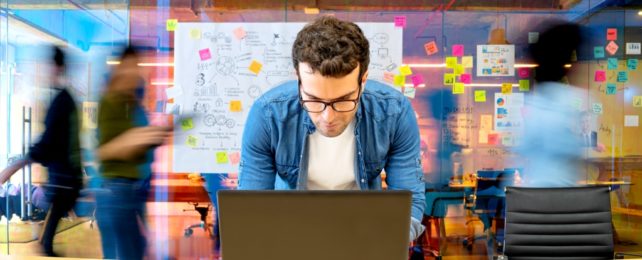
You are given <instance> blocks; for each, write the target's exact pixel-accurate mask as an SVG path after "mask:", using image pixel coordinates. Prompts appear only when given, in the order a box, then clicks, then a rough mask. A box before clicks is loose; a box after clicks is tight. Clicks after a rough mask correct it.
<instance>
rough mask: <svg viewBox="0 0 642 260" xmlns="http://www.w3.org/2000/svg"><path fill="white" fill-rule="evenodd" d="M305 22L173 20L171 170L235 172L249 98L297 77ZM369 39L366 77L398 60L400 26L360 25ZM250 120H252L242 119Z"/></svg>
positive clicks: (394, 66)
mask: <svg viewBox="0 0 642 260" xmlns="http://www.w3.org/2000/svg"><path fill="white" fill-rule="evenodd" d="M304 25H305V24H304V23H179V24H178V25H177V28H176V31H175V32H174V33H175V34H174V37H175V40H174V43H175V44H174V87H173V88H176V89H174V90H173V93H180V95H177V96H175V97H173V98H174V105H175V106H178V107H180V108H181V110H180V113H181V114H182V116H184V118H183V119H182V121H183V123H182V124H181V127H179V128H177V130H176V131H175V135H174V143H173V157H172V158H173V163H172V165H173V169H172V170H173V171H174V172H208V173H230V172H238V166H239V163H240V162H239V161H240V151H241V137H242V135H243V128H244V126H245V124H246V122H245V119H246V118H247V113H248V112H249V110H250V107H251V106H252V104H253V103H254V101H255V100H256V99H257V98H259V97H260V96H261V95H262V94H263V93H265V92H266V91H268V90H269V89H270V88H272V87H275V86H277V85H279V84H281V83H283V82H285V81H288V80H294V79H296V74H295V72H294V66H293V65H292V54H291V52H292V44H293V43H294V40H295V38H296V34H297V33H298V32H299V31H300V30H301V29H302V28H303V26H304ZM358 25H359V27H361V29H362V30H363V32H364V34H365V35H366V37H367V38H368V39H369V41H370V66H369V79H373V80H378V81H382V82H383V81H384V80H383V77H384V72H386V71H388V72H395V73H396V71H397V69H398V67H399V66H400V65H401V61H402V46H403V44H402V39H403V37H402V30H401V28H395V27H394V24H393V23H358ZM247 123H250V122H247Z"/></svg>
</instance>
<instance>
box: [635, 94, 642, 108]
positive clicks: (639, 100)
mask: <svg viewBox="0 0 642 260" xmlns="http://www.w3.org/2000/svg"><path fill="white" fill-rule="evenodd" d="M633 107H642V96H634V97H633Z"/></svg>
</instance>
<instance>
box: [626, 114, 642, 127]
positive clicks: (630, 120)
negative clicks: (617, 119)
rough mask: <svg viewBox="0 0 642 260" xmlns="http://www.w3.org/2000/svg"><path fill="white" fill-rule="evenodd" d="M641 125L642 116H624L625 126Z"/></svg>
mask: <svg viewBox="0 0 642 260" xmlns="http://www.w3.org/2000/svg"><path fill="white" fill-rule="evenodd" d="M639 125H640V117H639V116H637V115H625V116H624V126H625V127H638V126H639Z"/></svg>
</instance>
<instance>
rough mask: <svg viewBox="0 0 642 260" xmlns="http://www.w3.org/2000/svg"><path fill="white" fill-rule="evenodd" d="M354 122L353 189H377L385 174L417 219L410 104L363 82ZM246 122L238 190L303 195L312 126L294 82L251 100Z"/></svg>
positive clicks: (419, 205)
mask: <svg viewBox="0 0 642 260" xmlns="http://www.w3.org/2000/svg"><path fill="white" fill-rule="evenodd" d="M328 109H331V108H328ZM355 117H356V118H355V120H356V122H355V123H356V124H355V133H354V134H355V138H356V145H357V149H356V152H357V154H356V155H355V158H356V160H355V165H354V167H355V171H354V172H355V175H356V176H355V180H356V182H357V187H359V188H360V189H361V190H368V189H372V190H374V189H381V171H382V170H384V169H385V171H386V183H387V185H388V189H389V190H409V191H411V192H412V217H414V218H415V219H418V220H421V219H422V216H423V212H424V207H425V203H424V202H425V195H424V192H425V185H424V181H423V174H422V172H421V158H420V150H419V149H420V146H419V127H418V126H417V119H416V117H415V112H414V110H413V109H412V107H411V105H410V102H409V101H408V99H407V98H406V97H404V96H403V95H402V94H401V93H400V92H399V91H396V90H394V89H393V88H392V87H390V86H387V85H384V84H382V83H379V82H376V81H367V82H366V86H365V88H364V91H363V94H362V96H361V100H360V102H359V107H358V108H357V112H356V116H355ZM246 122H247V123H246V125H245V130H244V132H243V144H242V151H241V163H240V169H239V189H243V190H272V189H279V190H294V189H297V190H306V189H307V183H308V172H307V171H308V160H309V158H308V155H307V154H308V147H307V140H308V136H309V135H310V134H312V133H314V131H315V129H316V127H315V126H314V123H313V122H312V120H311V119H310V117H309V115H308V112H307V111H305V110H303V108H302V107H301V105H300V103H299V93H298V84H297V82H296V81H289V82H286V83H283V84H281V85H280V86H277V87H275V88H274V89H272V90H270V91H268V92H267V93H265V94H264V95H263V96H261V97H260V98H259V99H257V100H256V102H255V103H254V105H253V106H252V108H251V109H250V112H249V115H248V118H247V121H246Z"/></svg>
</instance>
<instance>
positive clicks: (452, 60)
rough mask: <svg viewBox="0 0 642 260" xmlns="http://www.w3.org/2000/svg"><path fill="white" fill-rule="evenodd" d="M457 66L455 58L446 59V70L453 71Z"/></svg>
mask: <svg viewBox="0 0 642 260" xmlns="http://www.w3.org/2000/svg"><path fill="white" fill-rule="evenodd" d="M456 65H457V57H446V68H451V69H454V68H455V66H456Z"/></svg>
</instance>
